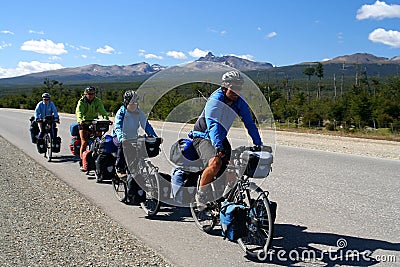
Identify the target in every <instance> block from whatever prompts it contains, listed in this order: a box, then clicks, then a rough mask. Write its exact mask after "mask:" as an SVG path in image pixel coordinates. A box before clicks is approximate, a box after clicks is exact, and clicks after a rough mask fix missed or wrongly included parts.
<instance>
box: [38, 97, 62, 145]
mask: <svg viewBox="0 0 400 267" xmlns="http://www.w3.org/2000/svg"><path fill="white" fill-rule="evenodd" d="M51 115H54V122H57V123H60V119H59V116H58V112H57V108H56V105H54V103H53V102H52V101H50V94H49V93H43V94H42V101H40V102H39V103H37V105H36V108H35V120H36V121H37V122H38V124H39V130H40V131H39V135H38V139H41V138H43V136H44V128H43V126H44V125H43V120H44V118H45V117H46V116H51ZM53 127H54V129H55V128H56V124H55V123H54V125H53ZM54 135H55V136H53V139H55V138H56V137H57V131H56V130H55V131H54Z"/></svg>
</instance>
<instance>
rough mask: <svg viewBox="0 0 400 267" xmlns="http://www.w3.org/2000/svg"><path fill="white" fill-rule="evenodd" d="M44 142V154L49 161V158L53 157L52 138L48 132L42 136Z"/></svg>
mask: <svg viewBox="0 0 400 267" xmlns="http://www.w3.org/2000/svg"><path fill="white" fill-rule="evenodd" d="M44 143H45V145H46V154H45V156H46V157H47V161H49V162H50V161H51V158H52V157H53V139H52V138H51V136H50V135H49V134H46V135H45V136H44Z"/></svg>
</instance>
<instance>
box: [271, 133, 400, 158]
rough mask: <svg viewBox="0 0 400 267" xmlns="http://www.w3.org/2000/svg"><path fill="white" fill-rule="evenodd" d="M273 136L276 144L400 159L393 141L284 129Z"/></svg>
mask: <svg viewBox="0 0 400 267" xmlns="http://www.w3.org/2000/svg"><path fill="white" fill-rule="evenodd" d="M275 137H276V143H277V144H278V145H285V146H291V147H298V148H307V149H315V150H322V151H329V152H339V153H347V154H353V155H359V156H366V157H375V158H386V159H397V160H400V143H399V142H395V141H385V140H373V139H364V138H354V137H344V136H334V135H325V134H308V133H294V132H285V131H277V132H276V134H275Z"/></svg>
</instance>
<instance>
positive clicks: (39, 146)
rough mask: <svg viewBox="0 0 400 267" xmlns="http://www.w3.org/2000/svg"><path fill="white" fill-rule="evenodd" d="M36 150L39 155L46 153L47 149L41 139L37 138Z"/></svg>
mask: <svg viewBox="0 0 400 267" xmlns="http://www.w3.org/2000/svg"><path fill="white" fill-rule="evenodd" d="M36 148H37V151H38V152H39V153H40V154H43V153H46V151H47V147H46V144H45V143H44V139H43V138H38V139H37V142H36Z"/></svg>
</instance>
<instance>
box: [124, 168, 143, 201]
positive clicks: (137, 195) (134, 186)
mask: <svg viewBox="0 0 400 267" xmlns="http://www.w3.org/2000/svg"><path fill="white" fill-rule="evenodd" d="M137 175H138V177H136V179H140V180H141V181H143V180H144V179H143V177H140V176H139V174H137ZM127 185H128V198H129V200H130V202H131V203H132V204H139V203H141V202H144V201H145V200H146V192H145V191H144V190H143V189H142V188H141V187H140V186H139V185H138V183H137V182H136V180H135V177H134V174H128V178H127Z"/></svg>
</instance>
